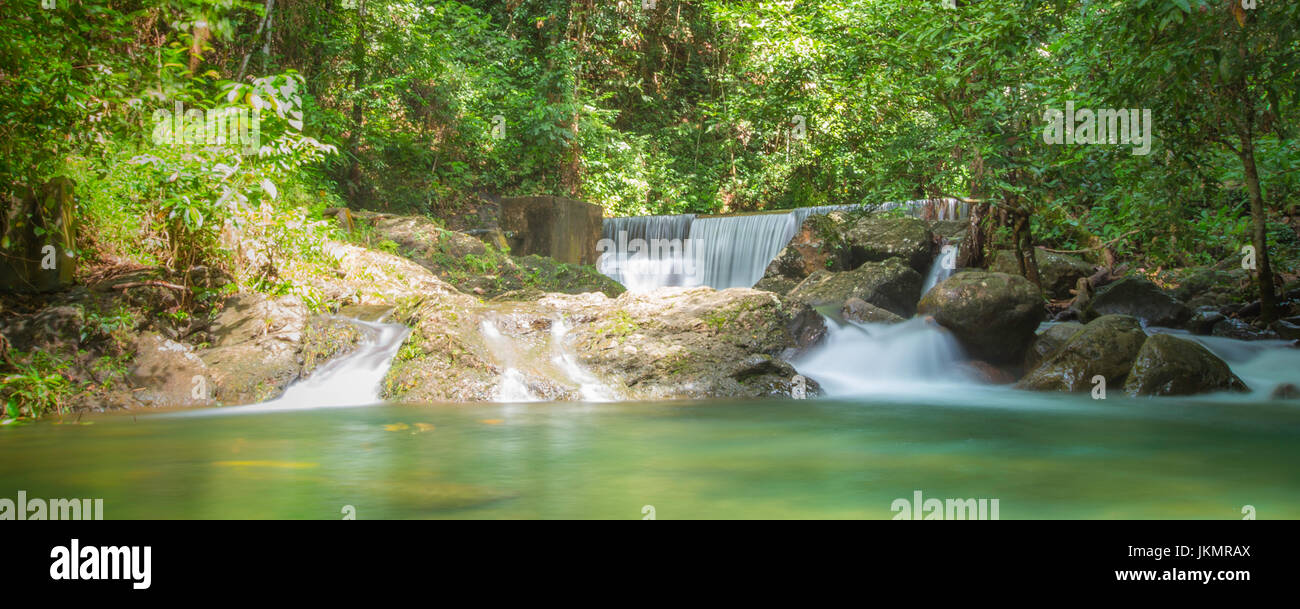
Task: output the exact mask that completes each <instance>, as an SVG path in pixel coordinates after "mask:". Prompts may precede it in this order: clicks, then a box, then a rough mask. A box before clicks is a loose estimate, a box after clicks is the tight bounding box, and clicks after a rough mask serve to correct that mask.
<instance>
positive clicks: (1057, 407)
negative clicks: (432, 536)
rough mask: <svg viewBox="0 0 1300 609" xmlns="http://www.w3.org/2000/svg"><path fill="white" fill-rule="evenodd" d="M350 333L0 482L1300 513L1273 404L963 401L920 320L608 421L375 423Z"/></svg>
mask: <svg viewBox="0 0 1300 609" xmlns="http://www.w3.org/2000/svg"><path fill="white" fill-rule="evenodd" d="M363 323H364V322H363ZM365 327H368V328H369V329H370V330H372V331H371V332H369V333H368V334H367V335H368V336H369V338H368V339H367V340H368V341H369V342H368V343H367V344H363V346H362V347H361V348H360V349H359V350H358V351H357V352H356V353H354V354H353V355H352V356H350V357H348V358H345V359H343V360H340V361H338V362H336V363H335V364H334V365H333V368H332V369H331V370H328V371H326V370H322V371H321V374H320V375H319V376H314V377H313V378H312V379H308V380H306V381H302V382H300V383H299V384H297V385H295V386H293V387H291V388H290V390H289V391H288V392H286V394H285V396H284V397H282V398H281V399H280V400H277V401H276V402H272V403H268V404H262V405H256V406H251V407H237V408H224V409H209V410H206V411H187V412H178V413H162V414H139V413H137V414H130V413H127V414H104V415H97V416H86V417H84V418H83V419H82V420H81V421H80V424H72V422H71V421H69V422H68V423H65V424H60V423H59V422H58V421H42V422H39V423H36V424H34V425H28V426H24V427H21V428H10V429H3V428H0V478H3V479H4V480H6V481H8V482H10V483H11V484H12V488H14V489H21V490H25V491H26V492H27V494H28V496H30V497H102V498H103V499H104V506H105V508H104V509H105V518H109V519H120V518H158V517H167V518H325V519H329V518H341V517H342V515H343V510H344V509H345V506H352V509H354V510H355V514H356V517H357V518H611V519H621V518H643V517H644V516H645V514H651V513H653V514H654V515H655V516H656V517H657V518H891V517H892V516H893V515H894V513H893V512H891V511H890V507H891V503H892V502H893V500H894V499H898V498H911V497H912V496H913V492H914V491H916V490H920V491H922V492H923V493H924V495H925V496H926V497H939V498H943V497H959V498H989V499H992V498H996V499H998V500H999V501H1000V517H1001V518H1003V519H1022V518H1030V519H1035V518H1153V519H1154V518H1213V519H1220V518H1222V519H1234V518H1241V517H1242V510H1243V509H1244V506H1252V508H1253V509H1254V510H1255V511H1256V513H1257V514H1258V517H1259V518H1300V484H1297V482H1298V480H1297V473H1296V465H1297V464H1300V443H1297V442H1295V438H1296V437H1297V435H1300V409H1297V408H1296V407H1295V405H1294V402H1292V403H1285V402H1272V401H1269V399H1268V398H1267V397H1266V396H1267V391H1256V392H1255V393H1251V394H1246V395H1242V396H1224V395H1210V396H1198V397H1196V398H1163V399H1130V398H1127V397H1124V396H1123V395H1122V394H1121V393H1120V392H1118V391H1115V392H1113V393H1112V394H1111V396H1109V398H1108V399H1106V400H1093V399H1091V398H1089V397H1088V394H1077V395H1069V394H1057V393H1047V394H1042V393H1032V392H1024V391H1017V390H1014V389H1010V388H1007V387H995V386H987V385H980V384H978V383H975V382H972V381H969V380H967V379H965V378H964V377H963V375H961V374H959V373H957V372H955V370H956V369H955V367H954V365H953V364H954V362H955V361H956V359H955V358H956V357H958V355H959V352H958V351H957V350H955V346H954V345H953V344H951V342H950V340H951V339H949V338H947V337H946V336H945V335H944V334H943V333H942V332H940V331H938V330H936V329H934V328H933V327H931V326H928V325H927V324H926V323H925V322H924V321H922V320H912V321H909V322H907V323H905V324H899V325H896V326H892V327H875V326H870V325H864V326H858V325H852V324H848V325H835V326H833V328H832V332H831V335H830V336H829V337H828V340H827V343H826V344H825V345H824V346H823V347H822V348H821V350H820V351H817V352H814V353H812V354H810V356H809V357H808V358H807V359H805V360H802V361H800V362H797V365H798V366H799V367H800V369H801V370H804V371H805V373H806V374H809V375H810V376H812V377H814V378H815V379H817V380H818V381H819V382H820V383H822V385H823V387H824V388H825V389H826V391H827V392H828V393H829V394H830V396H831V397H825V398H820V399H809V400H766V401H757V402H755V401H741V400H714V401H692V402H667V403H631V402H622V403H617V404H610V403H600V402H595V401H593V402H588V403H541V402H532V403H527V402H519V403H514V402H503V403H495V404H480V405H437V404H434V405H427V404H426V405H418V406H417V405H399V404H377V403H374V402H375V401H376V400H375V398H374V397H373V396H375V395H377V392H378V385H377V383H378V379H379V378H380V377H382V372H381V371H380V370H381V369H383V368H386V365H387V364H386V362H387V359H386V358H385V355H387V357H391V354H390V352H391V351H392V350H394V349H395V347H392V345H393V344H400V338H398V337H399V336H400V334H401V332H403V329H401V328H400V326H386V325H384V324H379V323H374V324H368V325H367V326H365ZM560 331H562V330H557V332H560ZM385 340H389V341H392V340H395V341H396V343H393V342H388V343H384V342H381V341H385ZM1205 342H1206V343H1207V346H1210V347H1211V348H1212V349H1214V350H1215V351H1216V353H1219V354H1220V355H1221V356H1222V357H1224V358H1225V359H1226V360H1228V361H1229V363H1230V364H1231V365H1232V366H1233V368H1234V370H1236V371H1237V372H1238V374H1240V375H1241V376H1242V378H1243V379H1245V380H1246V381H1247V382H1248V383H1252V386H1255V385H1256V384H1258V385H1260V386H1265V385H1264V384H1265V383H1268V382H1272V380H1271V379H1277V378H1279V377H1282V376H1286V375H1293V374H1294V371H1295V370H1297V369H1300V351H1296V350H1293V349H1280V348H1276V347H1275V346H1272V345H1259V344H1252V343H1243V342H1242V341H1233V340H1229V339H1205ZM388 347H391V349H387V350H386V348H388ZM848 354H852V357H848ZM557 357H559V358H561V359H563V354H559V355H557ZM376 362H379V363H378V364H376ZM861 362H874V363H875V366H874V368H871V369H870V372H867V373H864V372H862V368H861V365H860V363H861ZM855 364H857V365H855ZM814 370H816V371H817V372H814ZM325 372H329V373H330V374H328V375H326V374H324V373H325ZM576 373H577V372H575V374H576ZM330 378H332V379H334V382H324V381H322V380H318V379H330ZM372 380H373V381H374V383H373V385H370V386H368V385H365V383H370V382H371V381H372ZM360 388H365V389H366V390H367V391H368V392H369V393H368V394H367V395H368V398H367V399H365V400H363V401H361V402H357V403H356V404H355V405H353V406H351V407H346V406H339V405H340V404H341V403H345V402H346V401H347V400H348V399H353V398H351V397H348V396H355V395H357V394H356V393H355V390H359V389H360ZM349 391H353V392H352V393H347V392H349ZM502 397H503V398H510V397H511V394H509V393H505V394H503V395H502ZM590 397H591V398H593V399H599V398H601V397H602V396H601V395H599V393H598V392H596V393H593V395H591V396H590ZM295 400H299V401H295ZM362 402H364V403H362ZM304 405H307V406H323V405H333V406H339V407H333V408H320V407H310V408H304V407H303V406H304ZM216 414H220V415H222V416H212V415H216ZM646 506H651V509H648V510H646V511H645V512H644V513H643V508H645V507H646Z"/></svg>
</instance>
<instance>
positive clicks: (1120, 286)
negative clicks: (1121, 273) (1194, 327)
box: [1085, 277, 1192, 328]
mask: <svg viewBox="0 0 1300 609" xmlns="http://www.w3.org/2000/svg"><path fill="white" fill-rule="evenodd" d="M1102 315H1129V316H1131V317H1136V318H1138V319H1140V320H1142V321H1143V322H1145V323H1146V324H1148V325H1152V326H1164V327H1170V328H1176V327H1180V326H1182V324H1183V322H1186V321H1187V320H1188V319H1189V318H1190V317H1191V316H1192V312H1191V310H1189V309H1188V308H1187V306H1186V305H1184V304H1183V303H1181V302H1179V301H1178V300H1176V299H1175V298H1174V297H1172V296H1170V295H1169V294H1166V293H1165V292H1164V291H1163V290H1161V289H1160V288H1159V287H1157V286H1156V284H1154V283H1151V282H1150V281H1147V280H1146V279H1141V278H1138V277H1125V278H1123V279H1120V280H1119V281H1116V282H1114V283H1112V284H1110V285H1108V286H1105V287H1103V288H1101V289H1099V290H1097V293H1096V295H1095V296H1093V299H1092V303H1091V304H1090V306H1089V308H1088V310H1087V311H1086V315H1085V317H1086V318H1088V319H1092V318H1096V317H1100V316H1102Z"/></svg>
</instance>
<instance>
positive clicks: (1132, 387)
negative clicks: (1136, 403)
mask: <svg viewBox="0 0 1300 609" xmlns="http://www.w3.org/2000/svg"><path fill="white" fill-rule="evenodd" d="M1215 391H1235V392H1245V391H1249V389H1248V388H1247V387H1246V384H1245V383H1243V382H1242V381H1241V379H1240V378H1238V377H1237V375H1235V374H1233V373H1232V370H1231V369H1229V368H1228V364H1226V363H1224V362H1223V360H1221V359H1219V358H1218V356H1216V355H1214V354H1213V353H1211V352H1210V350H1209V349H1206V348H1205V347H1204V346H1202V345H1201V344H1200V343H1197V342H1196V341H1192V340H1187V339H1185V338H1178V337H1176V336H1171V335H1169V334H1156V335H1155V336H1152V337H1151V338H1148V339H1147V340H1146V342H1145V343H1144V344H1143V345H1142V349H1141V351H1139V352H1138V355H1137V358H1136V359H1135V360H1134V362H1133V367H1132V369H1131V370H1130V371H1129V373H1128V380H1126V381H1125V382H1124V392H1125V393H1127V394H1129V395H1132V396H1144V395H1195V394H1198V393H1210V392H1215Z"/></svg>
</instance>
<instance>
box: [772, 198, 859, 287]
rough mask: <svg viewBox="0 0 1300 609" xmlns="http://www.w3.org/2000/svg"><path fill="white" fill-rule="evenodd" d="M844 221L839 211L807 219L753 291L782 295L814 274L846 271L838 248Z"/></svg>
mask: <svg viewBox="0 0 1300 609" xmlns="http://www.w3.org/2000/svg"><path fill="white" fill-rule="evenodd" d="M847 222H848V220H847V219H846V216H845V215H844V214H843V213H842V212H831V213H830V214H813V215H811V216H808V218H807V219H806V220H804V222H803V225H802V226H800V227H799V231H798V232H796V233H795V235H794V238H792V239H791V240H790V243H788V244H786V246H785V247H784V248H782V249H781V251H780V252H779V253H777V255H776V257H775V258H773V259H772V262H771V263H769V264H768V265H767V269H766V270H765V271H764V272H763V277H762V279H759V280H758V283H757V284H755V285H754V288H755V289H759V290H766V291H769V292H775V293H777V294H785V293H787V292H789V291H790V290H791V289H793V288H794V287H795V286H797V285H799V282H801V281H803V280H804V279H806V278H807V277H808V276H809V275H811V274H813V273H815V272H817V271H843V270H847V267H846V261H845V256H844V250H843V249H842V247H841V245H842V244H843V241H842V234H841V233H843V231H844V225H845V224H846V223H847Z"/></svg>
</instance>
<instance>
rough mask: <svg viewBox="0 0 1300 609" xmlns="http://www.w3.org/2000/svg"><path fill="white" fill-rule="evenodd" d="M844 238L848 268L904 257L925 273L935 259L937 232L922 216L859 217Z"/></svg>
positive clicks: (915, 268)
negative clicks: (932, 229)
mask: <svg viewBox="0 0 1300 609" xmlns="http://www.w3.org/2000/svg"><path fill="white" fill-rule="evenodd" d="M844 241H845V247H846V250H847V251H846V254H847V256H848V268H856V267H857V266H858V265H860V264H862V263H864V262H881V261H884V260H888V259H890V258H902V259H903V261H904V262H905V263H906V264H907V266H910V267H911V268H912V270H914V271H916V272H918V273H920V274H922V275H925V274H926V273H928V272H929V271H930V263H931V262H932V261H933V260H934V254H935V239H934V233H932V232H930V225H929V223H927V222H926V221H925V220H921V219H919V218H887V217H880V216H867V217H864V218H859V219H858V220H857V221H855V222H853V223H852V224H850V225H848V226H847V227H846V229H845V230H844Z"/></svg>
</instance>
